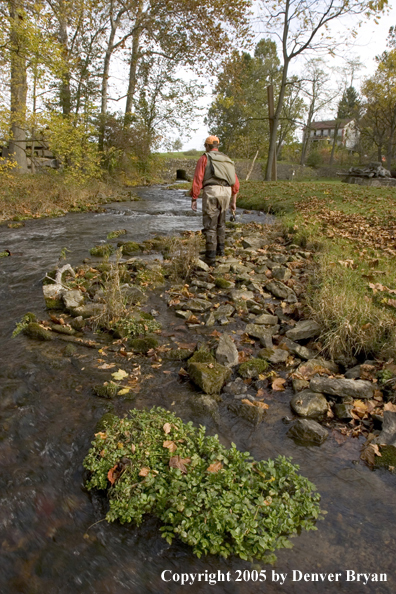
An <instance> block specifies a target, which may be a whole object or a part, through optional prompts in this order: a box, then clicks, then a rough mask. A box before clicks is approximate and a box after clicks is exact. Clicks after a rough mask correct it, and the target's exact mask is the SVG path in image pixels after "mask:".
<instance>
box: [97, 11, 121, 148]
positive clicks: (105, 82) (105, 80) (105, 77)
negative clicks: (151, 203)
mask: <svg viewBox="0 0 396 594" xmlns="http://www.w3.org/2000/svg"><path fill="white" fill-rule="evenodd" d="M117 27H118V22H117V20H116V21H113V20H112V21H111V30H110V35H109V40H108V42H107V48H106V53H105V57H104V61H103V73H102V89H101V107H100V116H101V123H100V127H99V150H100V151H103V148H104V135H105V127H106V114H107V98H108V88H109V70H110V60H111V55H112V53H113V46H114V38H115V34H116V31H117Z"/></svg>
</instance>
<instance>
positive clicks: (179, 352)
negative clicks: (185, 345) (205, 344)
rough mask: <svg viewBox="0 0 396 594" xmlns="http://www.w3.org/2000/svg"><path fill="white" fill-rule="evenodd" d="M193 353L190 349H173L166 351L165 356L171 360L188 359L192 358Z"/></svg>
mask: <svg viewBox="0 0 396 594" xmlns="http://www.w3.org/2000/svg"><path fill="white" fill-rule="evenodd" d="M191 355H192V351H190V350H189V349H171V350H170V351H166V352H165V353H164V355H163V356H164V359H168V360H169V361H186V359H190V357H191Z"/></svg>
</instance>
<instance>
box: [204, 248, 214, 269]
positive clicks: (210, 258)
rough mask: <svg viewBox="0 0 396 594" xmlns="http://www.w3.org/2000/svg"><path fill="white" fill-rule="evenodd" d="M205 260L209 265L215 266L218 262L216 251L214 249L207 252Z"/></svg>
mask: <svg viewBox="0 0 396 594" xmlns="http://www.w3.org/2000/svg"><path fill="white" fill-rule="evenodd" d="M205 262H206V264H207V265H208V266H214V265H215V264H216V252H215V251H214V250H213V251H210V252H208V251H207V252H206V256H205Z"/></svg>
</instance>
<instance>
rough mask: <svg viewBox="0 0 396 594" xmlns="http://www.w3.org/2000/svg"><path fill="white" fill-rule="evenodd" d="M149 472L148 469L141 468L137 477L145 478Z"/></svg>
mask: <svg viewBox="0 0 396 594" xmlns="http://www.w3.org/2000/svg"><path fill="white" fill-rule="evenodd" d="M149 472H150V468H145V467H144V466H143V468H141V469H140V472H139V476H147V475H148V474H149Z"/></svg>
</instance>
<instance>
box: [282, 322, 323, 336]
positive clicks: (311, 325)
mask: <svg viewBox="0 0 396 594" xmlns="http://www.w3.org/2000/svg"><path fill="white" fill-rule="evenodd" d="M319 334H320V326H319V324H318V323H317V322H315V321H314V320H303V321H301V322H297V324H296V325H295V326H294V328H292V329H291V330H288V331H287V332H286V336H287V338H290V340H305V339H307V338H315V337H316V336H319Z"/></svg>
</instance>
